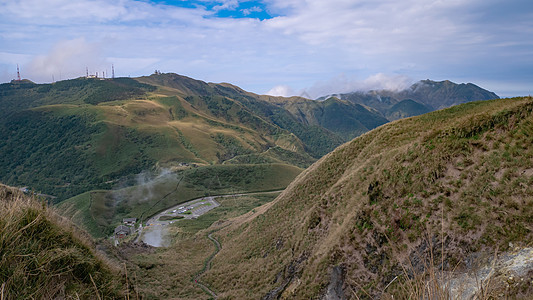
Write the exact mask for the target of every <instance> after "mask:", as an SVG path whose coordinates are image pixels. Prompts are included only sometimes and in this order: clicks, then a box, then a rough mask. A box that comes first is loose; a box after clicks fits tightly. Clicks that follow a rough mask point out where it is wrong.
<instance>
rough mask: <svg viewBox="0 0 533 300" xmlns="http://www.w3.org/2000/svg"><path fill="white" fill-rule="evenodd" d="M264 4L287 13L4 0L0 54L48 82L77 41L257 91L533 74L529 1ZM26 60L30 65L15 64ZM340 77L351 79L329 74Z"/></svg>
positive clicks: (93, 0) (145, 64) (146, 67)
mask: <svg viewBox="0 0 533 300" xmlns="http://www.w3.org/2000/svg"><path fill="white" fill-rule="evenodd" d="M217 3H219V4H220V5H218V7H220V8H222V7H225V8H226V9H236V8H237V6H236V3H237V0H220V1H217ZM264 4H265V10H266V11H268V12H269V13H270V14H273V15H280V17H276V18H273V19H267V20H263V21H259V20H256V19H246V18H245V19H238V18H218V17H215V14H216V11H214V10H213V9H211V10H208V9H207V8H206V7H205V6H201V5H199V6H198V7H195V8H181V7H176V6H171V5H163V4H154V3H152V2H150V1H146V0H143V1H134V0H119V1H105V0H49V1H40V0H7V1H6V0H4V1H0V52H4V53H11V54H16V55H28V56H31V57H37V56H39V58H35V61H34V63H33V68H34V70H36V74H38V78H32V79H34V80H36V81H39V80H47V81H49V80H50V79H49V78H50V77H51V76H50V74H46V73H50V72H57V71H58V70H59V69H61V70H65V65H64V64H62V63H60V62H59V61H58V60H54V59H53V58H54V57H57V58H62V57H67V56H68V55H66V54H61V55H59V54H58V55H56V56H54V55H52V53H49V54H46V52H47V51H48V49H51V48H53V47H54V45H56V44H58V43H63V42H65V41H73V40H77V39H82V40H84V41H85V43H87V44H95V43H96V44H98V45H96V46H95V47H96V48H97V51H96V52H98V58H90V59H88V60H89V62H92V61H94V60H100V61H102V60H103V63H104V64H108V63H110V62H112V61H111V60H110V59H107V60H106V59H105V58H106V57H113V58H115V59H114V60H115V61H116V62H117V63H119V59H120V58H123V59H125V60H124V61H126V60H131V61H135V62H136V63H135V64H134V65H130V66H125V65H124V66H121V67H120V69H121V70H124V72H125V74H128V75H132V76H139V75H146V72H153V69H155V68H157V69H161V70H165V71H168V72H177V73H182V74H185V75H189V76H192V77H195V78H198V79H201V80H206V81H214V82H222V81H226V82H231V83H233V84H236V85H239V86H241V87H242V88H245V89H247V90H250V91H253V92H258V91H265V90H268V89H270V88H271V87H272V86H274V85H278V84H281V85H286V86H291V87H293V92H294V91H301V90H308V91H311V90H317V91H319V90H326V86H325V85H326V84H331V85H332V86H335V87H339V88H347V87H357V86H359V85H362V84H363V81H365V80H356V79H353V78H369V77H370V76H372V75H373V74H379V73H383V74H407V75H408V76H409V77H411V78H416V79H425V78H431V79H433V78H440V79H443V78H444V79H451V80H453V79H454V78H453V77H458V74H459V75H460V76H462V77H463V78H466V81H473V79H483V80H490V81H491V82H495V81H497V80H498V79H505V78H510V77H511V76H512V77H516V78H519V79H521V80H523V81H524V82H531V81H532V80H533V74H532V73H531V72H530V70H531V68H533V47H532V45H533V44H532V43H533V42H531V41H533V31H532V29H531V28H533V21H531V17H530V15H528V13H527V11H528V8H531V6H532V5H531V4H527V5H526V1H524V0H509V2H505V3H503V2H502V3H500V2H498V1H497V0H492V1H482V0H471V1H462V0H461V1H460V0H451V1H436V0H435V1H432V0H406V1H396V0H394V1H393V0H375V1H369V0H329V1H323V0H305V1H304V0H266V1H265V2H264ZM492 6H495V7H496V8H492ZM518 7H521V8H518ZM249 9H250V10H252V9H254V8H253V7H252V8H249ZM529 11H531V9H529ZM243 13H244V12H243ZM500 15H503V16H505V18H501V17H498V16H500ZM511 19H512V20H513V22H509V21H508V20H511ZM95 41H97V42H95ZM54 51H55V50H54ZM72 51H74V50H72ZM52 52H53V51H52ZM56 52H57V53H59V50H57V51H56ZM90 55H91V53H84V54H79V57H81V60H84V57H86V56H89V57H90ZM6 59H7V58H6ZM6 59H3V61H5V60H6ZM50 61H54V63H52V64H50V63H47V62H50ZM16 63H21V64H24V62H20V61H11V62H5V64H6V65H9V64H10V65H16ZM85 63H86V62H83V64H85ZM75 64H76V61H71V62H69V63H67V64H66V66H72V65H75ZM94 64H95V65H96V66H95V68H101V66H100V64H99V63H96V62H95V63H94ZM75 68H77V67H75ZM24 69H25V70H26V69H27V66H24ZM491 69H492V70H491ZM37 70H39V72H37ZM83 70H84V66H83V67H82V73H83ZM503 71H505V72H503ZM62 72H63V74H64V72H65V71H62ZM4 73H5V72H4ZM338 74H346V75H345V76H346V78H348V79H345V80H344V81H343V80H337V81H335V80H329V81H328V80H326V79H327V78H336V77H338ZM6 76H7V75H3V73H2V74H0V80H10V79H11V78H7V77H6ZM57 76H58V75H56V77H57ZM65 76H66V75H64V76H63V77H65ZM378 77H379V76H378ZM39 78H40V79H39ZM43 78H44V79H43ZM469 78H472V80H469ZM372 80H374V82H373V81H372ZM517 80H518V79H517ZM313 82H318V83H317V84H313ZM354 82H357V84H356V83H354ZM376 82H377V83H376ZM379 82H381V79H380V78H375V79H371V78H370V79H368V82H366V85H368V86H370V85H372V84H375V85H376V86H379V84H378V83H379ZM380 84H381V83H380ZM321 86H322V87H321ZM319 87H321V88H320V89H319ZM487 88H489V89H490V86H488V87H487ZM317 93H318V92H317Z"/></svg>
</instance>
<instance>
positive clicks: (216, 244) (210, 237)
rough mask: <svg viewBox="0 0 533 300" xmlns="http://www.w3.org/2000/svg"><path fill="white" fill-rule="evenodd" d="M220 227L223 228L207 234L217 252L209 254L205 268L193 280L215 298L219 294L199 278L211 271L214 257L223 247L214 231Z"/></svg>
mask: <svg viewBox="0 0 533 300" xmlns="http://www.w3.org/2000/svg"><path fill="white" fill-rule="evenodd" d="M220 229H222V228H219V229H216V230H214V231H211V232H210V233H209V234H208V235H207V238H208V239H210V240H211V241H212V242H213V244H214V245H215V252H213V254H211V256H209V257H208V258H207V259H206V261H205V264H204V268H203V269H202V270H200V272H198V273H197V274H196V276H194V278H193V280H194V283H195V284H196V285H197V286H199V287H200V288H201V289H202V290H204V291H205V292H207V293H208V294H210V295H211V296H213V298H215V299H217V298H218V296H217V294H216V293H215V292H214V291H213V290H211V289H210V288H209V287H208V286H207V285H205V284H204V283H202V282H200V280H199V278H200V277H201V276H202V275H203V274H204V273H205V272H207V271H209V269H211V261H213V258H215V255H217V253H218V252H219V251H220V249H222V245H220V242H219V241H218V240H217V239H216V238H215V237H213V233H215V232H217V231H219V230H220Z"/></svg>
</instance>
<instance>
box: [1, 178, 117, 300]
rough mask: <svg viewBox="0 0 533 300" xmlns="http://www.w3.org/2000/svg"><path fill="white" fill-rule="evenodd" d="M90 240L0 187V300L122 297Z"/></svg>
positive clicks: (39, 204) (42, 208) (44, 208)
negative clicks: (0, 299) (0, 298)
mask: <svg viewBox="0 0 533 300" xmlns="http://www.w3.org/2000/svg"><path fill="white" fill-rule="evenodd" d="M89 240H90V239H89V238H88V237H87V236H86V234H84V233H83V232H80V231H79V229H76V228H75V226H74V225H73V224H72V223H71V222H68V221H66V220H65V219H64V218H62V217H60V216H58V215H57V214H56V213H55V212H54V211H52V210H51V209H50V208H48V207H47V206H46V204H45V203H44V202H42V201H39V200H38V199H36V198H33V197H29V196H26V195H24V194H22V192H20V191H18V190H16V189H13V188H9V187H6V186H3V185H0V257H1V260H0V282H1V283H2V284H1V295H2V296H1V297H2V299H118V298H122V297H124V295H123V291H124V287H125V285H126V283H125V279H124V278H122V277H121V276H120V273H119V272H118V271H117V270H116V269H115V268H114V267H111V266H110V265H109V264H108V263H107V262H105V261H104V260H102V258H101V257H100V256H98V255H97V254H95V251H94V250H93V248H94V246H93V245H91V244H90V242H89ZM123 285H124V286H123Z"/></svg>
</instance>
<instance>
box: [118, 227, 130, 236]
mask: <svg viewBox="0 0 533 300" xmlns="http://www.w3.org/2000/svg"><path fill="white" fill-rule="evenodd" d="M120 232H126V233H128V234H129V233H130V228H129V227H128V226H125V225H119V226H117V228H115V234H117V233H120Z"/></svg>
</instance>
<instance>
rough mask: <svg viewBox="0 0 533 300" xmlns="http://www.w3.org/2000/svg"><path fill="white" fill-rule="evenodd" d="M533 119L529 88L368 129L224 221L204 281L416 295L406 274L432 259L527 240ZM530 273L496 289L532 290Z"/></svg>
mask: <svg viewBox="0 0 533 300" xmlns="http://www.w3.org/2000/svg"><path fill="white" fill-rule="evenodd" d="M532 124H533V99H532V98H531V97H525V98H515V99H503V100H494V101H484V102H471V103H468V104H463V105H459V106H454V107H452V108H449V109H445V110H442V111H437V112H432V113H428V114H425V115H422V116H418V117H413V118H409V119H404V120H399V121H396V122H393V123H390V124H388V125H385V126H382V127H379V128H378V129H375V130H373V131H370V132H368V133H366V134H364V135H362V136H361V137H358V138H356V139H354V140H353V141H351V142H349V143H347V144H344V145H343V146H341V147H339V148H338V149H336V150H335V151H333V152H332V153H330V154H328V155H326V156H325V157H323V158H322V159H320V160H319V161H318V162H317V163H315V164H313V165H312V166H311V167H310V168H308V169H307V170H306V171H304V172H303V173H302V174H300V175H299V176H298V178H297V179H296V180H295V181H294V182H293V183H292V184H291V185H290V186H289V187H288V189H287V190H285V192H283V193H282V194H281V195H280V196H279V197H278V198H277V199H276V200H274V201H273V202H272V203H269V204H267V205H265V206H263V207H261V208H260V209H257V210H256V211H255V212H252V213H249V214H247V215H244V216H242V217H240V218H237V219H234V220H232V223H231V225H230V226H228V227H224V228H222V229H221V230H220V231H219V232H218V233H217V236H218V238H219V240H220V242H221V244H222V250H221V251H220V252H219V253H218V254H217V256H216V257H215V259H214V261H213V262H212V268H211V269H210V270H209V271H208V272H207V273H206V275H204V277H203V279H202V280H203V282H205V283H206V284H208V285H209V286H210V288H211V289H213V290H216V291H217V293H218V296H219V297H221V298H225V297H228V298H239V299H258V298H263V299H277V298H284V299H316V298H322V297H324V296H325V295H326V294H328V295H329V296H328V297H333V298H335V297H338V298H341V299H342V298H365V297H367V298H379V297H385V296H387V295H388V297H390V295H396V296H395V297H394V298H398V297H400V298H402V297H406V298H407V297H412V294H409V291H406V290H407V285H408V284H409V283H410V282H411V281H410V280H409V279H408V278H412V279H413V278H415V277H414V276H415V275H416V276H417V277H416V278H419V280H422V285H421V286H422V290H425V286H426V285H425V280H430V279H431V278H430V277H429V276H430V275H431V274H433V275H436V276H438V274H435V273H424V272H426V271H431V266H434V268H435V269H436V270H444V271H446V272H451V271H455V272H460V271H469V270H471V269H472V268H473V267H474V265H475V264H476V263H477V262H479V261H482V260H483V258H487V257H492V256H494V255H495V253H496V252H497V253H500V252H502V251H507V250H510V249H511V244H512V245H514V247H527V246H530V245H531V240H532V238H533V223H532V222H533V221H532V219H531V216H532V215H533V200H532V199H533V198H532V197H531V195H533V188H532V187H533V177H532V174H533V160H532V159H531V157H533V148H531V147H530V145H531V144H532V143H533V126H532ZM435 269H433V271H435ZM437 272H438V271H437ZM424 274H426V275H427V277H424V276H425V275H424ZM413 280H414V279H413ZM524 280H525V281H523V282H530V281H531V280H532V278H530V277H527V276H526V278H525V279H524ZM523 282H522V284H517V285H513V287H512V288H509V289H507V290H506V289H505V287H503V289H500V290H497V291H496V290H494V291H492V292H494V293H495V294H491V295H492V296H493V297H500V296H501V295H500V293H504V294H505V295H507V296H508V297H511V298H523V297H525V298H528V295H529V296H530V295H531V293H533V291H531V289H529V290H528V284H529V283H526V284H525V285H524V284H523ZM486 291H487V290H486ZM528 291H529V292H528ZM492 292H491V293H492ZM524 293H526V294H524ZM402 295H403V296H402ZM409 295H411V296H409ZM498 295H499V296H498Z"/></svg>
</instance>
